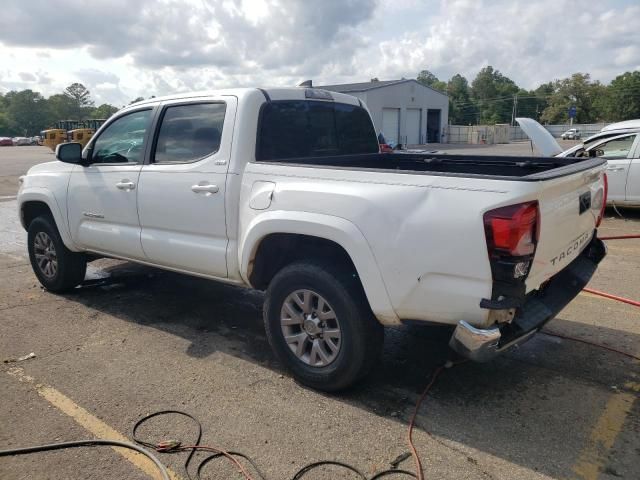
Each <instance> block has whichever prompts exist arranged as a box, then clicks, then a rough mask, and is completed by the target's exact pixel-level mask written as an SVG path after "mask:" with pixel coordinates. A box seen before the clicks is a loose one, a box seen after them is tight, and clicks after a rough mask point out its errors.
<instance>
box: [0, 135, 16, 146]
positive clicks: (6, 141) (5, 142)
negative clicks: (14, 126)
mask: <svg viewBox="0 0 640 480" xmlns="http://www.w3.org/2000/svg"><path fill="white" fill-rule="evenodd" d="M0 147H13V140H11V139H10V138H9V137H0Z"/></svg>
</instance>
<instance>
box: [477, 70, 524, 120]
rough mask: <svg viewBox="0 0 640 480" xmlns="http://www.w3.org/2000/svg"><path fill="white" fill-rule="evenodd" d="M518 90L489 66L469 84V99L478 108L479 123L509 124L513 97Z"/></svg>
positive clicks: (508, 79)
mask: <svg viewBox="0 0 640 480" xmlns="http://www.w3.org/2000/svg"><path fill="white" fill-rule="evenodd" d="M519 90H520V89H519V88H518V86H517V85H516V83H515V82H514V81H513V80H511V79H510V78H508V77H505V76H504V75H502V73H500V72H499V71H498V70H494V68H493V67H492V66H491V65H489V66H487V67H484V68H483V69H482V70H480V71H479V72H478V75H476V78H474V80H473V82H471V97H472V99H473V100H474V101H475V102H476V104H477V106H478V114H479V122H480V123H509V122H511V115H512V113H513V102H514V96H515V94H516V93H518V91H519Z"/></svg>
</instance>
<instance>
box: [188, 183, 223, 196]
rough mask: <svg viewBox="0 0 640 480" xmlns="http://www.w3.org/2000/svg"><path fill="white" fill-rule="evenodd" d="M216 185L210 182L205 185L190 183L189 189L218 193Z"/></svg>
mask: <svg viewBox="0 0 640 480" xmlns="http://www.w3.org/2000/svg"><path fill="white" fill-rule="evenodd" d="M218 190H219V188H218V186H217V185H211V184H207V185H192V186H191V191H192V192H194V193H207V194H210V193H218Z"/></svg>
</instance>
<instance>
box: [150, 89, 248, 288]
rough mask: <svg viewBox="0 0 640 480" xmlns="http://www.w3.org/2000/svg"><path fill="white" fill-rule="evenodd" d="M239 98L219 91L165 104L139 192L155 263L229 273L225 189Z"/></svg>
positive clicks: (198, 271) (196, 270)
mask: <svg viewBox="0 0 640 480" xmlns="http://www.w3.org/2000/svg"><path fill="white" fill-rule="evenodd" d="M236 104H237V100H236V98H235V97H219V98H211V99H207V100H201V99H199V100H197V101H189V102H185V101H184V100H183V101H179V102H178V101H176V102H172V103H167V104H164V105H163V106H162V110H161V113H160V115H159V119H160V120H159V125H158V127H157V128H156V129H155V130H156V132H157V134H156V138H155V139H154V142H153V149H152V151H151V155H150V160H149V164H148V165H145V166H144V167H143V168H142V172H141V174H140V189H139V191H138V210H139V214H140V224H141V227H142V246H143V248H144V251H145V254H146V255H147V258H148V259H149V260H150V261H151V262H153V263H156V264H158V265H162V266H166V267H171V268H176V269H179V270H185V271H189V272H194V273H202V274H206V275H210V276H214V277H220V278H224V277H226V276H227V258H226V251H227V243H228V238H227V224H226V218H225V195H226V180H227V168H228V164H229V157H230V154H231V137H232V134H233V121H234V118H235V111H236Z"/></svg>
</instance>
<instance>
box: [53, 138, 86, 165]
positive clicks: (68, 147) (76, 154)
mask: <svg viewBox="0 0 640 480" xmlns="http://www.w3.org/2000/svg"><path fill="white" fill-rule="evenodd" d="M56 158H57V159H58V160H60V161H61V162H64V163H73V164H81V163H82V144H80V143H77V142H72V143H61V144H59V145H58V146H57V147H56Z"/></svg>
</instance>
